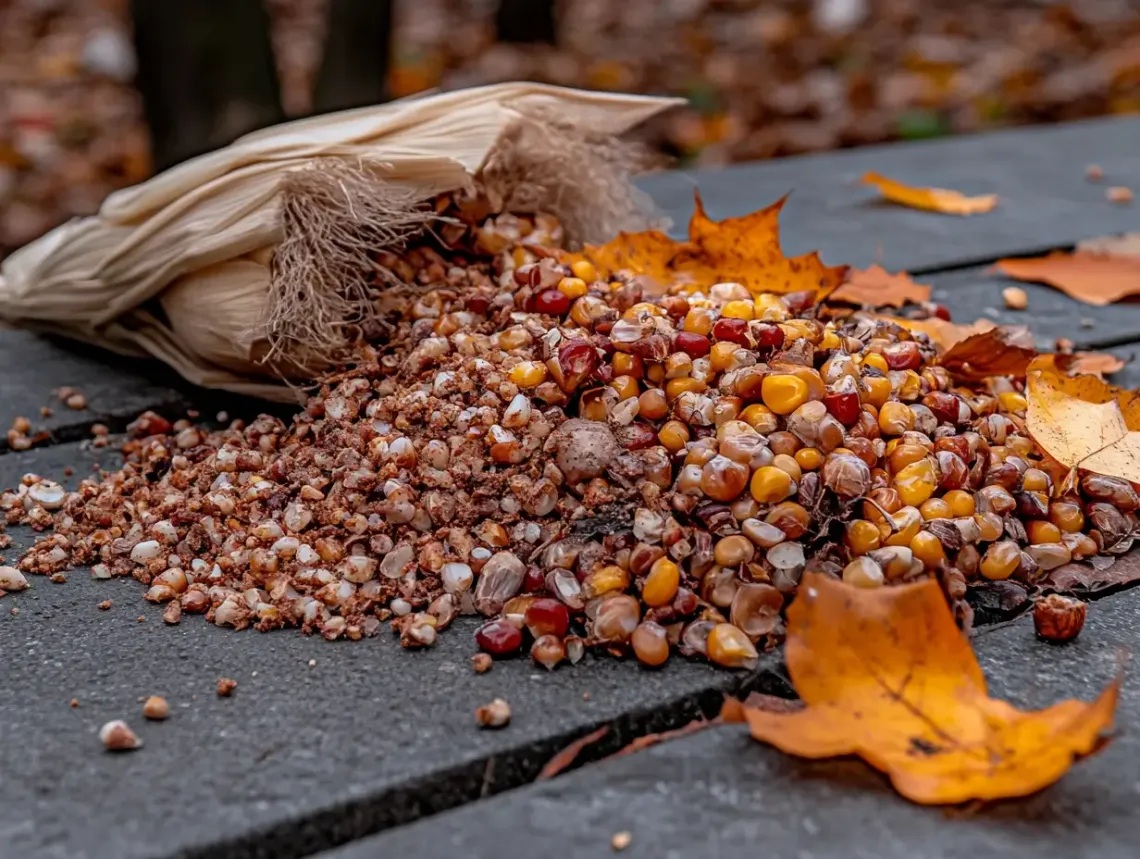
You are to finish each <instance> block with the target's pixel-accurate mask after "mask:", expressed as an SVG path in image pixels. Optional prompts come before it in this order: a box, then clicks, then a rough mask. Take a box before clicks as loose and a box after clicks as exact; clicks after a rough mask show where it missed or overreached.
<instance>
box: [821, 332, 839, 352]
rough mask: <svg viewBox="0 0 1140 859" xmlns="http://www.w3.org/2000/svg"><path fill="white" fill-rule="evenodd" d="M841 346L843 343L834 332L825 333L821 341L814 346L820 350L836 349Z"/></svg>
mask: <svg viewBox="0 0 1140 859" xmlns="http://www.w3.org/2000/svg"><path fill="white" fill-rule="evenodd" d="M842 345H843V341H841V340H840V339H839V335H838V334H836V333H835V332H834V331H825V332H824V334H823V339H821V340H820V341H819V342H818V343H817V344H816V346H817V347H818V348H820V349H838V348H840V347H841V346H842Z"/></svg>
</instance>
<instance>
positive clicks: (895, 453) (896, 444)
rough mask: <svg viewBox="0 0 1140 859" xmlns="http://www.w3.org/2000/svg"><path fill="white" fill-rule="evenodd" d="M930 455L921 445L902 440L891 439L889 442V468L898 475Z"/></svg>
mask: <svg viewBox="0 0 1140 859" xmlns="http://www.w3.org/2000/svg"><path fill="white" fill-rule="evenodd" d="M929 453H930V451H929V450H927V449H926V448H925V447H923V446H922V445H921V444H914V443H908V442H904V441H902V440H900V439H897V438H895V439H891V440H890V441H889V442H887V468H888V469H889V470H890V471H891V472H892V473H893V474H897V473H898V472H900V471H902V470H903V469H904V468H906V467H907V466H908V465H910V464H911V463H912V462H919V461H920V460H922V459H923V458H925V457H926V456H927V455H928V454H929Z"/></svg>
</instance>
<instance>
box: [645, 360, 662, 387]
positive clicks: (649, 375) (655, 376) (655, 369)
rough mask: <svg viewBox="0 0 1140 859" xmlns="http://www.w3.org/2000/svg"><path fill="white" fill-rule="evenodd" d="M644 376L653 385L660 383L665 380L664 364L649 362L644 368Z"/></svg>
mask: <svg viewBox="0 0 1140 859" xmlns="http://www.w3.org/2000/svg"><path fill="white" fill-rule="evenodd" d="M645 378H646V379H648V380H649V381H650V382H652V383H653V384H654V385H660V384H661V383H662V382H664V381H665V365H664V364H650V365H649V366H648V367H646V368H645Z"/></svg>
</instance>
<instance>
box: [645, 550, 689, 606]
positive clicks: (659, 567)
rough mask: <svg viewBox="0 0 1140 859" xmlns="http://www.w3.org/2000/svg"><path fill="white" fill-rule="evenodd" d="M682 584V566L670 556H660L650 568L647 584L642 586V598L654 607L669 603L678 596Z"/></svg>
mask: <svg viewBox="0 0 1140 859" xmlns="http://www.w3.org/2000/svg"><path fill="white" fill-rule="evenodd" d="M680 585H681V570H680V568H678V566H677V565H676V564H674V563H673V562H672V561H670V560H669V559H668V558H658V559H657V560H656V561H654V562H653V566H652V567H650V568H649V575H648V576H646V577H645V584H644V585H643V586H642V588H641V599H642V600H643V601H644V602H645V604H646V605H647V606H650V607H652V608H660V607H661V606H663V605H669V603H671V602H673V598H674V597H676V596H677V589H678V588H679V587H680Z"/></svg>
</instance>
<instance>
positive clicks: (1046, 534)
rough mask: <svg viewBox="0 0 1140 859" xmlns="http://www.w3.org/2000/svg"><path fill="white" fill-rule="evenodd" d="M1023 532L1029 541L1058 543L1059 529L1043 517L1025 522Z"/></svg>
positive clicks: (1059, 539) (1059, 537)
mask: <svg viewBox="0 0 1140 859" xmlns="http://www.w3.org/2000/svg"><path fill="white" fill-rule="evenodd" d="M1025 533H1026V534H1028V535H1029V542H1030V543H1060V542H1061V529H1060V528H1058V527H1057V526H1056V525H1054V524H1053V523H1052V522H1046V521H1045V520H1044V519H1034V520H1033V521H1031V522H1027V523H1026V524H1025Z"/></svg>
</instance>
